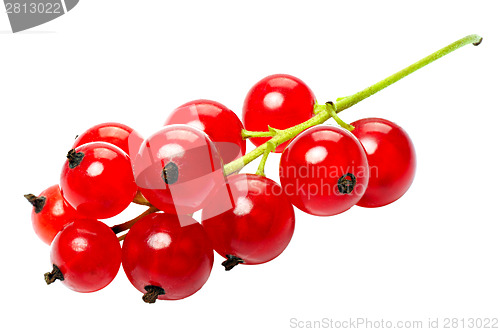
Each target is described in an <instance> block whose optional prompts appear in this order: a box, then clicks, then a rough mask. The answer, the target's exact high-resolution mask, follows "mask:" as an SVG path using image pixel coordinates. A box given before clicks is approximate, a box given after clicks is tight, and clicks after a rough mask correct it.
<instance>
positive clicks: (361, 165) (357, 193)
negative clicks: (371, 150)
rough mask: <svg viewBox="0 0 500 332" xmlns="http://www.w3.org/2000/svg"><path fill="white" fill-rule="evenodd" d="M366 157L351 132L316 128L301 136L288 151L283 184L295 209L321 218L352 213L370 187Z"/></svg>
mask: <svg viewBox="0 0 500 332" xmlns="http://www.w3.org/2000/svg"><path fill="white" fill-rule="evenodd" d="M368 178H369V169H368V161H367V158H366V154H365V152H364V150H363V147H362V146H361V144H360V143H359V141H358V140H357V139H356V137H354V135H352V134H351V133H350V132H349V131H347V130H345V129H342V128H338V127H333V126H327V125H322V126H315V127H312V128H309V129H308V130H306V131H304V132H302V133H301V134H299V135H298V136H297V137H296V138H295V139H294V140H293V141H292V142H291V143H290V144H289V145H288V147H287V148H286V149H285V151H284V152H283V154H282V156H281V162H280V180H281V185H282V187H283V190H284V192H285V193H286V194H287V195H288V196H289V197H290V200H291V202H292V204H293V205H295V206H296V207H298V208H299V209H301V210H302V211H304V212H307V213H309V214H313V215H317V216H332V215H335V214H339V213H341V212H344V211H346V210H348V209H349V208H350V207H351V206H353V205H354V204H356V203H357V202H358V201H359V200H360V199H361V197H362V196H363V194H364V192H365V189H366V186H367V184H368Z"/></svg>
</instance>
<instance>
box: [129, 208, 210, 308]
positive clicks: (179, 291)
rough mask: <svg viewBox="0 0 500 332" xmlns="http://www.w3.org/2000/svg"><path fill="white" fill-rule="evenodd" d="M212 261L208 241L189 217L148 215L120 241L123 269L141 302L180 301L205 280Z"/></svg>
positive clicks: (192, 292) (197, 288)
mask: <svg viewBox="0 0 500 332" xmlns="http://www.w3.org/2000/svg"><path fill="white" fill-rule="evenodd" d="M213 262H214V253H213V249H212V245H211V243H210V240H209V238H208V236H207V234H206V233H205V230H204V229H203V226H201V225H200V224H199V223H198V222H196V221H195V220H194V219H193V218H191V217H189V216H176V215H173V214H167V213H155V214H150V215H148V216H146V217H144V218H143V219H141V220H139V221H138V222H137V223H135V224H134V226H132V228H131V229H130V231H129V232H128V234H127V236H126V237H125V240H124V241H123V270H124V271H125V273H126V274H127V277H128V279H129V280H130V282H131V283H132V285H134V287H135V288H137V289H138V290H139V291H141V292H142V293H145V295H144V296H143V300H144V301H145V302H148V303H153V302H155V301H156V299H157V298H158V299H160V300H179V299H183V298H185V297H188V296H190V295H192V294H194V293H196V292H197V291H198V290H199V289H200V288H201V287H202V286H203V285H204V284H205V282H206V281H207V280H208V277H209V276H210V272H211V270H212V266H213Z"/></svg>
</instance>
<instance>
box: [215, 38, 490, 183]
mask: <svg viewBox="0 0 500 332" xmlns="http://www.w3.org/2000/svg"><path fill="white" fill-rule="evenodd" d="M482 40H483V39H482V38H481V37H480V36H478V35H469V36H467V37H464V38H462V39H460V40H457V41H456V42H454V43H452V44H450V45H448V46H446V47H444V48H442V49H440V50H438V51H436V52H434V53H432V54H430V55H428V56H426V57H425V58H423V59H421V60H419V61H417V62H415V63H414V64H412V65H410V66H408V67H406V68H404V69H403V70H400V71H398V72H397V73H395V74H393V75H391V76H389V77H387V78H385V79H383V80H382V81H380V82H378V83H375V84H373V85H371V86H369V87H367V88H366V89H364V90H361V91H359V92H358V93H355V94H353V95H351V96H348V97H344V98H339V99H338V100H337V103H336V104H335V105H336V113H339V112H342V111H343V110H345V109H347V108H349V107H351V106H353V105H355V104H357V103H359V102H360V101H362V100H364V99H366V98H368V97H370V96H371V95H373V94H375V93H377V92H379V91H380V90H383V89H385V88H386V87H388V86H389V85H391V84H394V83H396V82H397V81H399V80H400V79H402V78H404V77H406V76H408V75H410V74H411V73H413V72H415V71H417V70H418V69H420V68H422V67H424V66H426V65H428V64H430V63H432V62H434V61H436V60H437V59H439V58H441V57H443V56H445V55H447V54H449V53H451V52H453V51H455V50H457V49H459V48H461V47H463V46H465V45H468V44H473V45H475V46H477V45H479V44H480V43H481V41H482ZM315 109H316V110H319V108H317V107H315ZM330 117H331V116H330V114H329V112H328V110H327V109H326V107H325V109H324V110H319V112H317V114H316V115H315V116H314V117H312V118H311V119H309V120H307V121H305V122H303V123H300V124H298V125H296V126H293V127H290V128H288V129H284V130H280V131H279V132H277V133H276V134H275V135H269V136H267V137H270V136H272V138H271V139H270V140H269V141H267V142H270V143H271V144H272V145H274V146H278V145H280V144H282V143H284V142H286V141H288V140H290V139H292V138H294V137H295V136H297V135H298V134H300V133H301V132H302V131H304V130H306V129H308V128H310V127H312V126H315V125H318V124H321V123H323V122H325V121H326V120H328V119H329V118H330ZM268 133H269V134H271V133H272V131H269V132H268ZM264 137H266V136H264ZM267 142H266V143H264V144H262V145H260V146H258V147H257V148H255V149H254V150H253V151H251V152H249V153H247V154H246V155H244V156H242V157H240V158H238V159H236V160H234V161H232V162H230V163H229V164H226V165H225V166H224V172H225V174H226V175H229V174H232V173H235V172H238V171H239V170H241V169H242V168H243V167H244V166H245V165H247V164H248V163H250V162H251V161H253V160H255V159H257V158H258V157H259V156H261V155H263V154H264V153H265V152H266V148H267V146H268V145H267Z"/></svg>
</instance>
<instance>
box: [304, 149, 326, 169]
mask: <svg viewBox="0 0 500 332" xmlns="http://www.w3.org/2000/svg"><path fill="white" fill-rule="evenodd" d="M327 155H328V151H327V150H326V148H325V147H324V146H315V147H314V148H311V149H309V151H307V152H306V160H307V162H308V163H310V164H313V165H316V164H318V163H320V162H322V161H323V160H325V158H326V156H327Z"/></svg>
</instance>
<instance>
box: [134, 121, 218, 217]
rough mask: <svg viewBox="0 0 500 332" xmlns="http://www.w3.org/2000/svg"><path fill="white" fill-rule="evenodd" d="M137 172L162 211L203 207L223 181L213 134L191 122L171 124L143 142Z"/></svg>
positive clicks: (146, 194)
mask: <svg viewBox="0 0 500 332" xmlns="http://www.w3.org/2000/svg"><path fill="white" fill-rule="evenodd" d="M134 174H135V178H136V182H137V185H138V187H139V190H140V191H141V193H142V194H143V195H144V197H145V198H146V199H147V200H148V201H149V202H151V204H153V205H154V206H156V207H157V208H159V209H160V210H162V211H165V212H168V213H173V214H190V213H193V212H195V211H197V210H199V209H201V208H202V207H203V206H204V204H205V203H206V201H207V199H208V197H209V196H210V194H211V193H213V191H214V190H215V188H217V186H218V185H219V184H220V183H224V174H223V169H222V160H221V158H220V155H219V152H218V151H217V148H216V147H215V145H214V143H213V142H212V141H211V140H210V138H209V137H208V136H207V135H206V134H205V133H203V132H202V131H200V130H198V129H196V128H193V127H191V126H188V125H169V126H165V127H163V128H162V129H161V130H160V131H158V132H156V133H155V134H153V135H152V136H150V137H149V138H148V139H146V140H145V141H144V143H143V144H142V145H141V148H140V150H139V153H138V155H137V158H136V159H135V161H134Z"/></svg>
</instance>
